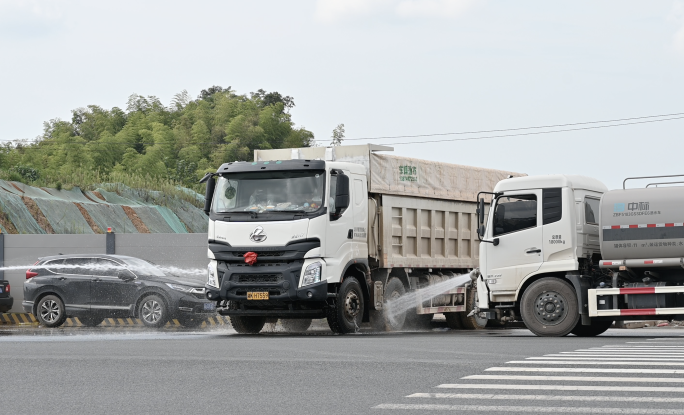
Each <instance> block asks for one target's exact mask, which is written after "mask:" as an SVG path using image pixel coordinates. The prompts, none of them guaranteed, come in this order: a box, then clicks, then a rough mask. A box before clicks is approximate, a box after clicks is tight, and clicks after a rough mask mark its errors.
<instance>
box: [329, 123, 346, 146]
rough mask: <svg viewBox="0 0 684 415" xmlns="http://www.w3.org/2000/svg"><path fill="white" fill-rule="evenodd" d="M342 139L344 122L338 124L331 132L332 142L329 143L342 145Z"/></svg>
mask: <svg viewBox="0 0 684 415" xmlns="http://www.w3.org/2000/svg"><path fill="white" fill-rule="evenodd" d="M342 141H344V124H338V125H337V127H335V129H334V130H333V132H332V142H330V145H331V146H339V145H342Z"/></svg>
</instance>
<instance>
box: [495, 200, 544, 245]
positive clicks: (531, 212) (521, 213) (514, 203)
mask: <svg viewBox="0 0 684 415" xmlns="http://www.w3.org/2000/svg"><path fill="white" fill-rule="evenodd" d="M493 219H494V236H499V235H504V234H507V233H511V232H517V231H520V230H523V229H528V228H534V227H535V226H537V196H536V195H516V196H502V197H499V198H498V199H497V202H496V208H495V210H494V218H493Z"/></svg>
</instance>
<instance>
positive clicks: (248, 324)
mask: <svg viewBox="0 0 684 415" xmlns="http://www.w3.org/2000/svg"><path fill="white" fill-rule="evenodd" d="M230 324H231V325H232V326H233V328H234V329H235V331H237V332H238V333H240V334H257V333H259V332H260V331H261V329H263V328H264V324H266V317H259V316H230Z"/></svg>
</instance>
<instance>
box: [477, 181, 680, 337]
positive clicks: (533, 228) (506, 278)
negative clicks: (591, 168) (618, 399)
mask: <svg viewBox="0 0 684 415" xmlns="http://www.w3.org/2000/svg"><path fill="white" fill-rule="evenodd" d="M662 177H663V176H660V177H658V176H656V177H640V178H628V179H625V182H624V183H623V189H619V190H611V191H608V189H607V188H606V186H605V185H603V183H601V182H599V181H598V180H595V179H592V178H588V177H583V176H569V175H549V176H529V177H520V178H511V179H507V180H503V181H501V182H499V183H498V184H497V185H496V187H495V188H494V190H493V192H490V191H485V192H482V193H483V194H488V195H489V196H490V197H492V204H491V209H490V210H489V214H488V215H485V209H484V201H485V200H484V198H480V203H479V204H480V206H479V210H478V212H481V213H479V215H478V221H479V227H478V234H479V236H480V238H481V239H482V243H481V244H480V269H479V271H480V272H479V276H477V289H478V298H479V303H478V304H477V309H476V310H475V311H474V313H475V314H477V315H479V316H480V317H481V318H489V319H495V320H499V321H510V320H518V319H522V321H523V322H524V323H525V325H526V326H527V328H529V329H530V330H531V331H532V332H534V333H535V334H537V335H539V336H564V335H567V334H569V333H574V334H576V335H578V336H595V335H598V334H601V333H603V332H604V331H606V330H607V329H608V327H610V325H611V324H612V323H613V321H620V320H634V319H638V320H648V319H673V318H675V316H676V315H678V314H684V270H683V269H682V268H684V224H683V223H684V209H683V208H682V206H684V187H682V186H671V184H670V186H666V187H653V186H654V185H661V186H662V185H667V183H663V181H662V180H660V179H662ZM665 177H668V176H665ZM631 179H652V181H655V182H659V183H649V184H648V185H647V186H646V188H631V189H626V188H625V185H626V183H627V181H628V180H631ZM675 183H676V182H675ZM679 183H681V182H679ZM480 196H482V195H480Z"/></svg>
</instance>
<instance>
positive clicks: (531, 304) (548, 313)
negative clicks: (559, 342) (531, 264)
mask: <svg viewBox="0 0 684 415" xmlns="http://www.w3.org/2000/svg"><path fill="white" fill-rule="evenodd" d="M520 314H521V316H522V319H523V322H524V323H525V326H527V328H528V329H529V330H530V331H531V332H532V333H534V334H536V335H537V336H555V337H561V336H566V335H567V334H568V333H570V332H571V331H572V330H573V329H574V328H575V326H576V325H577V322H578V321H579V318H580V316H579V312H578V309H577V295H576V294H575V289H574V288H573V287H572V285H570V283H568V282H567V281H563V280H561V279H559V278H553V277H547V278H542V279H540V280H537V281H535V282H533V283H532V284H531V285H530V286H529V287H527V290H525V292H524V293H523V295H522V298H521V300H520Z"/></svg>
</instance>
